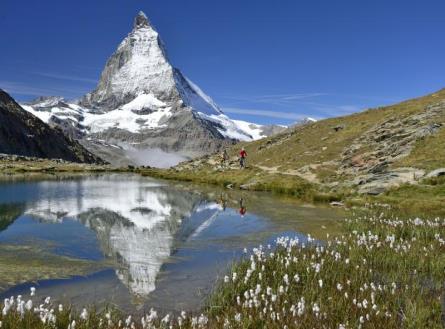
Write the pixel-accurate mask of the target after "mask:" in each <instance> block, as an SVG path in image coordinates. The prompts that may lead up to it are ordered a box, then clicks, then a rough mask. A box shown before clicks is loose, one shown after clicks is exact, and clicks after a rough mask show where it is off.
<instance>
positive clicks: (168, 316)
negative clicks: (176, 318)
mask: <svg viewBox="0 0 445 329" xmlns="http://www.w3.org/2000/svg"><path fill="white" fill-rule="evenodd" d="M169 322H170V314H167V315H166V316H164V317H163V318H162V320H161V323H165V324H167V323H169Z"/></svg>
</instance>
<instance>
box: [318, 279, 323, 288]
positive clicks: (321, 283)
mask: <svg viewBox="0 0 445 329" xmlns="http://www.w3.org/2000/svg"><path fill="white" fill-rule="evenodd" d="M318 285H319V286H320V288H323V280H322V279H320V280H318Z"/></svg>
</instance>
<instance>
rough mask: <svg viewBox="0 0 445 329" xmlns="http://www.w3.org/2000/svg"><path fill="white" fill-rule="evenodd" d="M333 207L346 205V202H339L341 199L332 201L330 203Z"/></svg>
mask: <svg viewBox="0 0 445 329" xmlns="http://www.w3.org/2000/svg"><path fill="white" fill-rule="evenodd" d="M329 204H330V205H331V206H332V207H344V206H345V204H344V203H343V202H339V201H332V202H331V203H329Z"/></svg>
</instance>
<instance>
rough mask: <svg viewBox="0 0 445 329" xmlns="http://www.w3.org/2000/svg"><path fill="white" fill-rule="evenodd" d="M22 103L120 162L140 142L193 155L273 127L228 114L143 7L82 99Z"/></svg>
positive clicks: (142, 146) (259, 134) (142, 147)
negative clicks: (176, 61)
mask: <svg viewBox="0 0 445 329" xmlns="http://www.w3.org/2000/svg"><path fill="white" fill-rule="evenodd" d="M24 108H25V109H26V110H28V111H29V112H31V113H33V114H35V115H37V116H38V117H39V118H41V119H42V120H43V121H45V122H48V123H50V124H52V125H56V126H59V127H61V128H62V129H63V130H64V131H65V132H66V133H67V134H68V135H69V136H71V137H74V138H77V139H82V141H83V143H84V145H85V146H86V147H88V148H89V149H90V150H91V151H92V152H93V153H94V152H96V153H97V154H99V155H100V156H102V157H103V158H104V159H106V160H108V161H110V162H112V163H119V164H121V163H124V164H125V162H126V163H135V162H132V157H133V155H132V154H134V153H135V152H134V150H135V149H136V153H137V154H138V156H139V153H140V152H139V151H145V150H147V149H158V150H159V149H161V150H162V151H163V152H168V153H175V154H176V155H178V154H179V155H180V156H181V157H187V158H190V157H195V156H199V155H204V154H207V153H212V152H215V151H217V150H219V149H220V148H221V147H225V146H226V145H229V144H232V143H233V142H234V141H236V140H242V141H249V140H253V139H257V138H262V137H264V136H267V131H272V130H270V129H264V127H263V126H259V125H252V124H250V123H248V122H241V121H235V120H231V119H230V118H229V117H227V116H226V115H225V114H224V113H223V112H222V111H221V110H220V108H219V107H218V105H217V104H216V103H215V102H214V101H213V100H212V99H211V98H210V97H209V96H208V95H206V94H205V93H204V91H202V90H201V88H199V87H198V86H197V85H196V84H194V83H193V82H192V81H191V80H189V79H188V78H186V77H185V76H184V75H183V74H182V72H181V71H180V70H179V69H177V68H175V67H174V66H173V65H172V64H171V62H170V60H169V59H168V56H167V53H166V50H165V47H164V44H163V42H162V40H161V38H160V36H159V33H158V32H157V31H156V30H155V29H154V27H153V25H152V24H151V23H150V22H149V20H148V18H147V16H146V15H145V14H144V13H143V12H139V13H138V14H137V15H136V17H135V18H134V22H133V29H132V30H131V31H130V33H129V34H128V35H127V36H126V37H125V38H124V39H123V40H122V42H121V43H120V44H119V46H118V47H117V49H116V51H115V52H114V53H113V54H112V55H111V57H110V58H109V59H108V61H107V63H106V64H105V67H104V69H103V71H102V74H101V76H100V80H99V82H98V84H97V86H96V88H95V89H94V90H93V91H92V92H90V93H88V94H87V95H85V96H84V97H82V98H81V99H80V101H79V102H78V103H77V104H71V103H68V102H66V101H64V100H63V99H60V98H51V99H40V100H39V101H38V102H37V103H35V104H28V106H25V107H24ZM278 128H280V127H278ZM280 129H281V128H280ZM104 145H106V146H107V147H108V145H111V149H110V148H109V149H106V150H105V149H104ZM128 150H131V152H130V153H131V154H130V153H128V152H126V151H128ZM116 152H118V153H116ZM129 154H130V155H129ZM142 162H143V161H142ZM136 164H144V163H141V161H138V162H137V163H136Z"/></svg>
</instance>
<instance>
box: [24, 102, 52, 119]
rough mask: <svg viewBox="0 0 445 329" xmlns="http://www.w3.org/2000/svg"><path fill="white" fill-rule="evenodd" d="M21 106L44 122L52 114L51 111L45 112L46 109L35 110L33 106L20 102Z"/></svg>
mask: <svg viewBox="0 0 445 329" xmlns="http://www.w3.org/2000/svg"><path fill="white" fill-rule="evenodd" d="M21 106H22V108H23V109H24V110H26V111H28V112H29V113H31V114H33V115H34V116H36V117H38V118H39V119H40V120H42V121H43V122H45V123H48V121H49V119H50V118H51V116H52V113H51V112H47V111H36V110H34V108H33V107H32V106H30V105H23V104H21Z"/></svg>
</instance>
